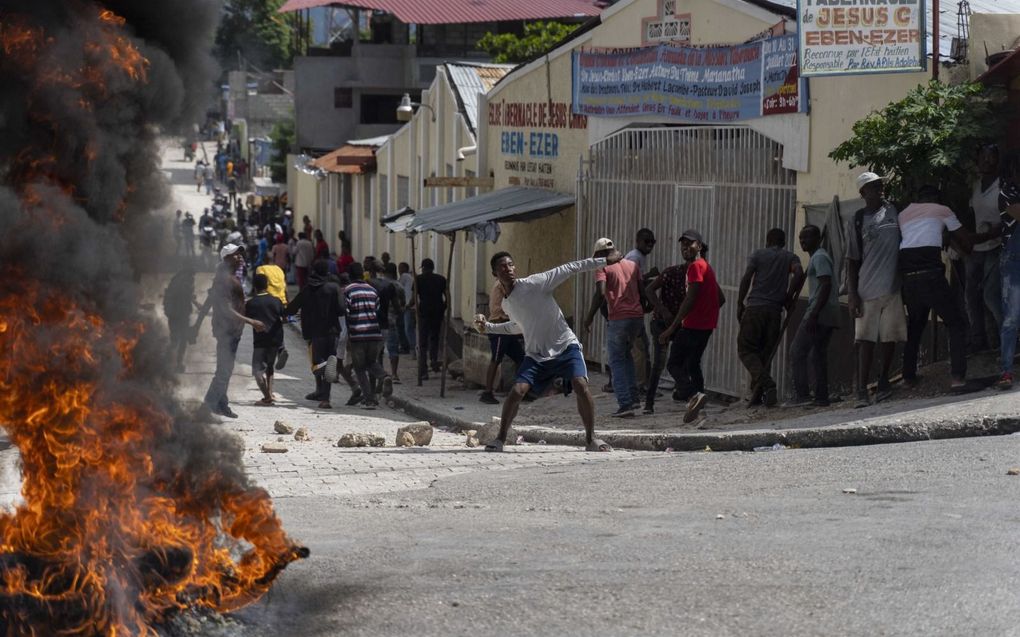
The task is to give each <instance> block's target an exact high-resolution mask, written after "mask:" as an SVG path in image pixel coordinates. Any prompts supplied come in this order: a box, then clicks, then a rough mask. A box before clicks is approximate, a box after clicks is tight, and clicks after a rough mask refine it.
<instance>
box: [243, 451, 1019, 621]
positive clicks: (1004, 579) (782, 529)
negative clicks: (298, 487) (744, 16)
mask: <svg viewBox="0 0 1020 637" xmlns="http://www.w3.org/2000/svg"><path fill="white" fill-rule="evenodd" d="M584 455H585V454H583V453H581V452H578V459H581V458H583V457H584ZM1018 456H1020V437H1014V436H1008V437H998V438H983V439H965V440H953V441H938V442H926V443H912V444H900V445H888V446H873V447H851V448H842V449H824V450H784V451H778V452H768V453H757V454H755V453H695V454H648V455H647V456H646V457H645V458H637V459H631V460H628V461H626V462H612V463H594V464H587V465H566V466H558V467H543V468H532V469H517V470H510V471H501V472H479V473H471V474H467V475H461V476H455V477H451V478H447V479H439V480H436V481H435V482H433V483H432V484H431V486H430V487H429V488H427V489H421V490H414V491H404V492H398V493H391V494H388V495H383V496H378V495H376V496H365V497H361V498H352V499H346V500H345V499H322V498H301V497H294V498H282V499H278V500H276V505H277V507H278V510H279V512H280V514H281V516H283V518H284V520H285V523H286V526H287V528H288V529H289V531H290V532H291V533H292V534H294V535H295V537H298V538H300V539H301V540H302V541H304V542H305V543H306V544H307V545H308V546H309V547H311V550H312V557H311V558H310V559H309V560H307V561H305V562H302V563H298V564H295V565H292V566H291V567H290V568H289V569H288V571H287V572H286V573H285V574H284V575H283V577H282V578H281V579H280V580H279V582H278V584H277V586H276V587H275V588H274V590H273V592H272V593H271V595H270V597H269V598H268V599H267V600H265V601H264V602H263V603H261V604H260V605H259V606H257V607H254V608H250V609H248V610H246V611H245V612H244V613H243V614H242V616H241V618H242V620H243V621H245V622H246V623H248V628H249V631H246V632H252V631H254V632H258V633H263V634H266V635H272V634H290V635H302V636H304V637H313V636H319V635H322V636H326V635H329V636H332V635H468V634H471V635H647V634H683V635H1008V634H1017V633H1018V631H1020V629H1018V628H1017V626H1018V625H1020V605H1018V595H1017V585H1018V568H1017V566H1018V559H1017V552H1016V545H1017V542H1016V534H1017V530H1018V529H1020V512H1018V508H1017V497H1016V496H1017V491H1018V487H1020V477H1013V476H1007V475H1006V471H1007V469H1008V468H1009V467H1012V466H1014V465H1020V460H1018ZM845 488H855V489H857V493H856V494H855V495H851V494H844V493H843V490H844V489H845ZM720 515H721V516H722V518H721V519H718V518H719V516H720Z"/></svg>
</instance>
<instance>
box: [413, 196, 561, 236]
mask: <svg viewBox="0 0 1020 637" xmlns="http://www.w3.org/2000/svg"><path fill="white" fill-rule="evenodd" d="M573 205H574V196H573V195H567V194H564V193H561V192H553V191H552V190H543V189H541V188H527V187H524V186H510V187H509V188H501V189H499V190H495V191H493V192H487V193H485V194H484V195H478V196H476V197H469V198H467V199H462V200H460V201H454V202H452V203H448V204H444V205H442V206H433V207H432V208H426V209H424V210H419V211H418V212H417V213H415V215H414V221H412V222H411V223H410V224H409V225H408V227H407V231H408V232H424V231H426V230H431V231H433V232H440V233H449V232H456V231H457V230H463V229H465V228H471V227H473V226H476V225H480V224H484V223H487V222H489V221H529V220H531V219H537V218H539V217H544V216H546V215H549V214H552V213H554V212H559V211H560V210H563V209H564V208H569V207H570V206H573Z"/></svg>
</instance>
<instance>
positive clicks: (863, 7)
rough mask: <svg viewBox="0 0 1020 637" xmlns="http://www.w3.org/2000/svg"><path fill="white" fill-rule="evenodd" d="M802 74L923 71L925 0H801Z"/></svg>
mask: <svg viewBox="0 0 1020 637" xmlns="http://www.w3.org/2000/svg"><path fill="white" fill-rule="evenodd" d="M797 24H798V27H797V30H798V35H799V38H800V65H801V67H800V71H801V75H803V76H804V77H809V76H820V75H855V74H861V73H898V72H905V71H923V70H925V68H926V67H927V45H926V39H925V38H926V36H925V26H926V24H927V19H926V18H925V8H924V0H798V2H797Z"/></svg>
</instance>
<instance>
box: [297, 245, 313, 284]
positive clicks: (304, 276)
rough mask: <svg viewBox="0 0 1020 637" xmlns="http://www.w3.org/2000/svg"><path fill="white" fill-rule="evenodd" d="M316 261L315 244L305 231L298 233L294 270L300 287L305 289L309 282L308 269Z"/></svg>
mask: <svg viewBox="0 0 1020 637" xmlns="http://www.w3.org/2000/svg"><path fill="white" fill-rule="evenodd" d="M313 261H315V246H314V245H313V244H312V242H311V241H310V240H309V239H308V235H306V234H305V233H304V232H299V233H298V240H297V243H296V244H295V245H294V271H295V277H296V280H297V286H298V289H299V290H301V289H304V287H305V285H307V283H308V269H309V268H310V267H311V265H312V262H313Z"/></svg>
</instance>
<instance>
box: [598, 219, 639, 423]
mask: <svg viewBox="0 0 1020 637" xmlns="http://www.w3.org/2000/svg"><path fill="white" fill-rule="evenodd" d="M615 251H616V247H615V246H614V245H613V242H612V240H610V239H607V238H602V239H599V240H598V241H596V242H595V248H594V256H595V258H605V257H607V256H608V255H609V254H611V253H612V252H615ZM595 285H596V289H597V294H598V295H599V296H598V297H597V298H598V299H600V300H603V301H604V302H605V303H606V306H607V309H608V310H609V321H608V323H607V324H606V325H607V328H608V329H607V336H608V339H609V367H610V368H611V369H612V370H613V388H614V389H615V390H616V392H615V393H616V403H617V410H616V412H615V413H614V414H613V416H614V417H617V418H625V417H631V416H633V415H634V410H635V408H637V407H638V406H639V405H640V404H641V395H640V393H639V392H638V387H637V377H636V373H635V370H634V357H633V352H632V349H633V347H634V344H635V342H636V341H637V340H638V338H639V334H640V333H643V332H644V329H645V318H644V317H645V313H644V310H643V309H642V307H641V298H642V297H643V296H644V283H643V282H642V281H641V272H640V270H639V269H638V264H637V263H636V262H634V261H631V260H628V259H622V260H621V261H620V262H619V263H615V264H613V265H611V266H608V267H606V268H604V269H600V270H598V271H596V273H595ZM599 305H600V302H598V301H597V302H594V303H592V307H591V309H589V310H588V316H587V317H586V319H585V323H584V326H585V330H586V331H587V330H590V329H591V324H592V321H594V320H595V313H596V312H598V309H599Z"/></svg>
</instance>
